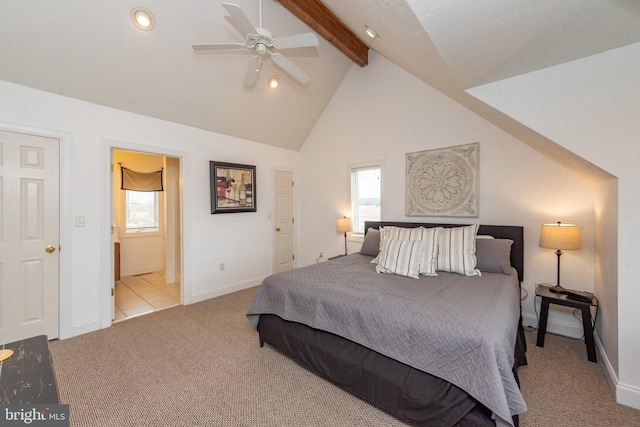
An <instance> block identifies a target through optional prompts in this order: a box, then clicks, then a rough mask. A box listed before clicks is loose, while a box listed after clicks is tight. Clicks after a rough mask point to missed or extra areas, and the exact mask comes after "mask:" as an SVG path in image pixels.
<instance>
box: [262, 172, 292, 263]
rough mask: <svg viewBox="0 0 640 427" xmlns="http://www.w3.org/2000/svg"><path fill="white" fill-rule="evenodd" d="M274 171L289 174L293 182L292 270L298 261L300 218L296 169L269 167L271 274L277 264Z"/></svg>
mask: <svg viewBox="0 0 640 427" xmlns="http://www.w3.org/2000/svg"><path fill="white" fill-rule="evenodd" d="M276 171H282V172H289V173H290V174H291V179H292V180H293V190H292V194H293V218H294V222H293V227H292V233H293V255H294V257H297V258H294V260H293V268H296V266H297V265H298V260H299V259H300V258H299V256H298V220H299V218H300V216H299V215H298V203H297V201H298V189H297V187H296V181H297V180H298V170H297V169H296V168H291V167H287V166H271V200H272V203H273V205H272V206H273V211H274V212H271V213H269V215H271V230H272V236H273V237H272V239H271V240H272V247H271V253H272V255H271V272H272V273H273V272H275V271H276V263H277V259H276V257H277V253H276V238H275V236H274V234H273V230H275V227H276V217H275V215H274V213H275V208H276V203H278V201H277V200H276V197H277V194H276V185H275V183H276Z"/></svg>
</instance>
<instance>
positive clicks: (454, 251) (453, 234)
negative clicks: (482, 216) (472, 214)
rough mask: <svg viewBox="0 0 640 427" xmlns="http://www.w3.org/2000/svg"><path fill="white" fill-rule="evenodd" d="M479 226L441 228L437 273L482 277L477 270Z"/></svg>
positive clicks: (438, 242)
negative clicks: (477, 234) (445, 272)
mask: <svg viewBox="0 0 640 427" xmlns="http://www.w3.org/2000/svg"><path fill="white" fill-rule="evenodd" d="M477 232H478V224H473V225H469V226H465V227H454V228H441V229H439V230H438V233H437V235H436V241H437V244H438V249H437V254H436V256H437V267H436V270H437V271H447V272H450V273H458V274H464V275H465V276H480V270H478V269H477V268H476V264H477V259H476V233H477Z"/></svg>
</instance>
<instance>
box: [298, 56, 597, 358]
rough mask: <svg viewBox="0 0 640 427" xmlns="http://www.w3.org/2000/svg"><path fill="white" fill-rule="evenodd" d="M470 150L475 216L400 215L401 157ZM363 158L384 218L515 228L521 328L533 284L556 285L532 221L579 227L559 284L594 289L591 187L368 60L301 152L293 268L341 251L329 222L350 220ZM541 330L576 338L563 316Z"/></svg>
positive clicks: (396, 71)
mask: <svg viewBox="0 0 640 427" xmlns="http://www.w3.org/2000/svg"><path fill="white" fill-rule="evenodd" d="M473 142H479V143H480V166H479V176H480V178H479V183H480V193H479V198H480V217H479V218H433V217H430V218H416V217H406V216H405V214H404V212H405V203H404V201H405V190H404V189H405V179H404V174H405V155H406V153H410V152H415V151H421V150H428V149H434V148H442V147H449V146H454V145H461V144H468V143H473ZM371 159H384V161H385V170H384V176H383V198H384V206H383V215H382V217H383V219H385V220H399V221H413V222H417V221H421V220H424V221H427V222H428V221H433V222H438V221H441V222H457V223H469V222H479V223H483V224H501V225H522V226H524V232H525V277H524V284H523V287H524V289H526V291H527V292H528V294H529V295H528V297H527V298H526V300H525V301H524V302H523V311H524V315H525V322H526V323H528V324H533V325H536V324H537V317H536V310H538V311H539V309H538V308H534V305H533V300H534V298H533V295H534V292H535V284H536V283H541V282H547V283H551V284H555V281H556V265H557V264H556V255H555V253H554V252H555V251H553V250H547V249H542V248H540V247H539V246H538V241H539V237H540V236H539V233H540V225H541V224H542V223H546V222H555V221H563V222H576V223H578V224H579V225H580V231H581V233H582V240H583V249H582V250H580V251H565V254H564V255H563V256H562V278H563V284H564V285H565V286H566V287H570V288H574V289H583V290H588V291H593V290H594V269H593V265H594V252H593V240H594V221H595V219H594V202H595V190H596V189H595V186H594V184H592V183H589V182H585V181H584V180H582V179H580V178H578V177H576V176H575V175H573V174H572V173H570V172H568V171H567V170H565V169H564V168H562V167H560V166H558V165H557V164H556V163H555V162H553V161H551V160H549V159H548V158H546V157H544V156H542V155H541V154H539V153H538V152H536V151H534V150H532V149H531V148H529V147H528V146H527V145H525V144H523V143H522V142H520V141H518V140H516V139H514V138H513V137H511V136H510V135H508V134H506V133H504V132H503V131H501V130H500V129H498V128H497V127H495V126H494V125H492V124H490V123H489V122H487V121H486V120H484V119H482V118H480V117H478V116H477V115H476V114H474V113H472V112H470V111H469V110H467V109H466V108H464V107H462V106H461V105H460V104H458V103H456V102H454V101H452V100H451V99H450V98H448V97H446V96H445V95H443V94H442V93H440V92H438V91H436V90H435V89H433V88H432V87H430V86H428V85H426V84H424V83H423V82H421V81H419V80H418V79H416V78H415V77H413V76H411V75H409V74H408V73H406V72H405V71H403V70H401V69H400V68H398V67H396V66H395V65H393V64H391V63H390V62H388V61H387V60H385V59H384V58H382V57H380V56H378V55H376V54H375V53H373V52H372V53H371V54H370V63H369V66H368V67H366V68H359V67H356V66H354V67H353V68H352V69H351V71H350V73H349V74H348V75H347V77H346V79H345V80H344V82H343V83H342V85H341V87H340V88H339V89H338V91H337V92H336V94H335V95H334V97H333V98H332V100H331V102H330V104H329V105H328V106H327V108H326V110H325V112H324V114H323V116H322V117H321V119H320V120H319V122H318V123H317V125H316V126H315V128H314V129H313V131H312V133H311V135H310V136H309V138H308V140H307V141H306V142H305V144H304V146H303V148H302V150H301V167H300V171H301V172H300V182H301V186H302V188H303V191H301V196H300V209H301V215H300V224H299V226H300V227H301V243H300V244H301V251H300V258H299V259H300V260H301V263H302V264H310V263H313V262H315V259H316V258H317V257H318V255H319V253H320V252H323V254H324V255H325V258H327V257H328V256H332V255H337V254H340V253H342V252H344V249H343V245H344V241H343V236H342V235H341V234H340V233H336V232H335V221H336V218H338V217H341V216H343V215H347V216H349V214H350V207H349V201H348V193H347V188H348V182H349V181H348V172H347V165H348V164H349V163H354V162H358V161H365V160H371ZM354 249H355V250H358V249H359V248H357V247H354V246H353V245H352V246H351V249H350V250H352V251H353V250H354ZM549 322H550V324H549V330H550V331H560V332H563V333H566V334H569V335H571V336H574V337H580V336H581V335H582V326H581V324H580V323H579V322H578V321H577V320H576V319H575V318H573V316H571V314H570V312H569V311H565V310H553V312H552V313H550V318H549ZM585 357H586V356H585Z"/></svg>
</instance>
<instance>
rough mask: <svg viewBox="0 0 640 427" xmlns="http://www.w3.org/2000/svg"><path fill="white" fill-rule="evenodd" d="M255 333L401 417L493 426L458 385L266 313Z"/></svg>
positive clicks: (459, 426)
mask: <svg viewBox="0 0 640 427" xmlns="http://www.w3.org/2000/svg"><path fill="white" fill-rule="evenodd" d="M258 332H259V334H260V345H261V346H262V345H264V343H267V344H269V345H270V346H272V347H274V348H275V349H277V350H279V351H281V352H282V353H284V354H285V355H287V356H289V357H290V358H292V359H293V360H295V361H297V362H298V363H300V364H301V365H302V366H304V367H305V368H307V369H309V370H310V371H312V372H314V373H316V374H317V375H319V376H321V377H322V378H325V379H327V380H329V381H331V382H333V383H335V384H337V385H338V386H340V387H342V388H343V389H345V390H346V391H348V392H350V393H351V394H353V395H355V396H358V397H360V398H362V399H364V400H366V401H368V402H370V403H372V404H374V405H375V406H377V407H379V408H381V409H383V410H385V411H387V412H389V413H391V414H393V415H395V416H397V417H398V418H400V419H402V420H405V421H408V422H410V423H414V424H417V425H423V426H438V427H440V426H441V427H453V426H456V427H472V426H473V427H475V426H495V421H494V420H492V419H491V411H490V410H489V409H487V408H486V407H485V406H484V405H482V404H480V403H479V402H477V401H476V400H475V399H473V398H472V397H471V396H470V395H469V394H467V393H466V392H465V391H463V390H462V389H460V388H458V387H456V386H455V385H453V384H451V383H449V382H447V381H445V380H442V379H440V378H438V377H434V376H433V375H430V374H427V373H425V372H423V371H420V370H418V369H415V368H412V367H410V366H408V365H405V364H403V363H401V362H398V361H396V360H393V359H391V358H389V357H386V356H383V355H382V354H380V353H377V352H375V351H372V350H370V349H367V348H365V347H363V346H361V345H359V344H356V343H354V342H352V341H349V340H346V339H344V338H341V337H339V336H337V335H334V334H331V333H329V332H325V331H321V330H317V329H313V328H310V327H308V326H306V325H302V324H300V323H295V322H287V321H284V320H282V319H281V318H280V317H278V316H275V315H270V314H263V315H261V316H260V323H259V324H258ZM518 338H520V336H518ZM518 341H520V339H519V340H518ZM516 353H517V352H516ZM520 362H521V363H520V364H521V365H522V364H526V361H525V362H524V363H522V361H520ZM515 369H516V368H514V372H515ZM514 423H515V425H516V426H517V425H518V419H517V416H515V417H514Z"/></svg>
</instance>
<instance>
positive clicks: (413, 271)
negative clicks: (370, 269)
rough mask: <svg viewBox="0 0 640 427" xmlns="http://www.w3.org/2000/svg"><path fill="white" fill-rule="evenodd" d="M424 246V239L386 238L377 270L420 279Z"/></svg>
mask: <svg viewBox="0 0 640 427" xmlns="http://www.w3.org/2000/svg"><path fill="white" fill-rule="evenodd" d="M422 247H423V243H422V240H397V239H386V240H385V242H384V244H383V245H382V250H381V251H380V255H379V256H378V258H379V261H378V265H376V271H377V272H378V273H393V274H398V275H400V276H407V277H412V278H414V279H419V278H420V259H421V257H422Z"/></svg>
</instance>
